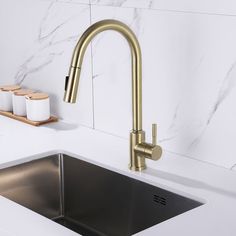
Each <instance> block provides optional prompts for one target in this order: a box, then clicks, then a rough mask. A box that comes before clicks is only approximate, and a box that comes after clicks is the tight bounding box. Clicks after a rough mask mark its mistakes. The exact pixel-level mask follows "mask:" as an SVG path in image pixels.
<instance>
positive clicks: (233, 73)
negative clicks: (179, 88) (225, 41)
mask: <svg viewBox="0 0 236 236" xmlns="http://www.w3.org/2000/svg"><path fill="white" fill-rule="evenodd" d="M235 84H236V61H235V62H234V63H233V64H232V65H231V66H230V68H229V70H228V71H227V73H226V76H225V78H224V80H223V82H222V85H221V86H220V90H219V92H218V95H217V98H216V100H215V102H214V104H213V105H212V109H211V111H210V112H209V115H208V116H207V117H206V122H205V124H204V125H203V126H202V131H201V133H200V135H199V136H198V137H196V138H195V139H194V140H193V142H192V143H191V145H190V147H189V148H192V146H194V145H196V144H197V143H198V142H199V141H200V139H201V137H202V136H203V135H204V133H205V131H206V129H207V127H208V126H209V124H210V123H211V121H212V119H213V117H214V115H215V114H216V112H217V110H218V109H219V107H220V106H221V104H222V103H223V102H224V100H225V99H226V98H227V97H228V96H229V94H230V92H231V91H232V90H233V89H234V87H235Z"/></svg>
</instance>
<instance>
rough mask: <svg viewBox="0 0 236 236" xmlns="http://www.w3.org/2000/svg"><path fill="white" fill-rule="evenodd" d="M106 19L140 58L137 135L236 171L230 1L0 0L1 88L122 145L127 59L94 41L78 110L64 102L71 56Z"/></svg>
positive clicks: (234, 10) (110, 40)
mask: <svg viewBox="0 0 236 236" xmlns="http://www.w3.org/2000/svg"><path fill="white" fill-rule="evenodd" d="M105 18H114V19H118V20H121V21H123V22H124V23H126V24H128V25H129V26H130V27H131V28H132V29H133V31H134V32H135V33H136V35H137V37H138V39H139V41H140V44H141V48H142V53H143V123H144V124H143V126H144V129H145V130H146V131H147V137H148V138H149V139H150V136H151V133H150V130H151V124H152V123H154V122H156V123H157V124H158V129H159V130H158V139H159V142H160V144H161V145H162V147H163V148H164V149H165V150H166V151H167V152H173V153H178V154H181V155H183V156H186V157H189V158H194V159H198V160H201V161H205V162H210V163H213V164H215V165H220V166H223V167H226V168H233V166H235V164H236V149H235V148H234V147H235V142H236V141H235V140H236V124H235V120H236V105H235V102H236V90H235V85H236V3H235V1H233V0H224V1H223V0H198V1H195V0H152V1H151V0H90V2H89V0H61V1H60V0H58V1H56V0H34V1H32V0H20V1H19V0H0V30H1V38H0V52H1V53H0V72H1V77H0V84H9V83H14V82H16V83H21V84H22V85H23V86H26V87H32V88H35V89H41V90H44V91H46V92H49V93H50V95H51V98H52V111H53V113H54V114H56V115H58V116H59V117H61V118H63V119H65V120H67V121H69V122H72V123H76V124H80V125H85V126H88V127H91V128H95V129H97V130H100V131H103V132H107V133H110V134H113V135H116V136H119V137H122V138H128V135H129V130H130V129H131V118H132V115H131V69H130V51H129V47H128V45H127V42H126V41H125V39H124V38H123V37H122V36H120V35H119V34H118V33H116V32H104V33H101V34H100V35H98V36H97V37H96V38H95V40H94V41H93V43H92V45H91V46H90V47H89V48H88V50H87V52H86V55H85V60H84V63H83V70H82V77H81V86H80V89H79V98H78V103H77V104H74V105H70V104H65V103H63V101H62V98H63V90H64V78H65V76H66V75H67V73H68V68H69V65H70V60H71V55H72V52H73V48H74V46H75V44H76V41H77V40H78V37H79V36H80V35H81V34H82V32H83V31H84V30H85V29H86V28H87V27H88V26H89V25H90V24H92V23H94V22H96V21H98V20H101V19H105Z"/></svg>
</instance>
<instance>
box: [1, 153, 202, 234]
mask: <svg viewBox="0 0 236 236" xmlns="http://www.w3.org/2000/svg"><path fill="white" fill-rule="evenodd" d="M0 194H1V195H2V196H4V197H6V198H8V199H10V200H12V201H14V202H17V203H19V204H21V205H22V206H25V207H27V208H29V209H31V210H33V211H35V212H37V213H39V214H41V215H43V216H45V217H47V218H49V219H51V220H53V221H55V222H57V223H59V224H61V225H63V226H65V227H67V228H69V229H71V230H73V231H75V232H77V233H79V234H81V235H85V236H105V235H106V236H126V235H132V234H135V233H137V232H139V231H142V230H144V229H146V228H149V227H151V226H153V225H156V224H158V223H160V222H163V221H165V220H167V219H170V218H172V217H174V216H177V215H179V214H182V213H184V212H186V211H189V210H191V209H193V208H196V207H198V206H200V205H202V203H200V202H198V201H195V200H192V199H189V198H186V197H183V196H180V195H177V194H175V193H172V192H169V191H166V190H164V189H161V188H158V187H156V186H153V185H150V184H147V183H144V182H141V181H138V180H135V179H133V178H130V177H127V176H124V175H121V174H118V173H116V172H113V171H110V170H107V169H105V168H102V167H99V166H96V165H94V164H91V163H88V162H85V161H82V160H79V159H77V158H73V157H70V156H68V155H64V154H56V155H52V156H48V157H44V158H41V159H37V160H33V161H29V162H27V163H23V164H19V165H16V166H12V167H8V168H5V169H1V170H0Z"/></svg>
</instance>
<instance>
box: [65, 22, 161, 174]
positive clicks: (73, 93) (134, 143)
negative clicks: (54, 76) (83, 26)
mask: <svg viewBox="0 0 236 236" xmlns="http://www.w3.org/2000/svg"><path fill="white" fill-rule="evenodd" d="M105 30H115V31H118V32H119V33H121V34H122V35H123V36H124V37H125V38H126V39H127V41H128V43H129V46H130V49H131V56H132V111H133V129H132V131H131V132H130V164H129V168H130V169H131V170H135V171H141V170H144V169H145V168H146V164H145V158H149V159H152V160H158V159H159V158H160V157H161V154H162V149H161V147H160V146H158V145H156V125H155V124H153V126H152V131H153V142H152V144H150V143H146V142H145V132H144V131H143V130H142V56H141V49H140V46H139V42H138V40H137V38H136V36H135V34H134V33H133V32H132V31H131V29H129V27H128V26H127V25H125V24H123V23H122V22H120V21H117V20H102V21H99V22H97V23H95V24H93V25H91V26H90V27H89V28H88V29H87V30H86V31H85V32H84V33H83V35H82V36H81V38H80V39H79V41H78V43H77V45H76V47H75V49H74V53H73V57H72V61H71V66H70V71H69V76H68V77H67V79H66V86H65V96H64V101H65V102H69V103H75V102H76V97H77V91H78V86H79V79H80V71H81V65H82V62H83V58H84V53H85V51H86V48H87V46H88V44H89V43H90V42H91V40H92V39H93V38H94V37H95V36H96V35H97V34H98V33H100V32H103V31H105Z"/></svg>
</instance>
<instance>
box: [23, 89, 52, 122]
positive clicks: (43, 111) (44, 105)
mask: <svg viewBox="0 0 236 236" xmlns="http://www.w3.org/2000/svg"><path fill="white" fill-rule="evenodd" d="M25 99H26V113H27V119H28V120H31V121H45V120H48V119H49V118H50V100H49V96H48V94H45V93H32V94H29V95H26V96H25Z"/></svg>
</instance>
